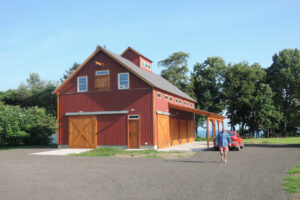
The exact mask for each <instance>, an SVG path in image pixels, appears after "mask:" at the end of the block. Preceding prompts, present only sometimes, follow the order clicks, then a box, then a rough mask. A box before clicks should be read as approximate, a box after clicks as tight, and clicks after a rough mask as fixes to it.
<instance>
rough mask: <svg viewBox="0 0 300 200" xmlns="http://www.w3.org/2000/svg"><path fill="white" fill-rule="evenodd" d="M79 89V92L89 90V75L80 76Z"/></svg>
mask: <svg viewBox="0 0 300 200" xmlns="http://www.w3.org/2000/svg"><path fill="white" fill-rule="evenodd" d="M77 91H78V92H86V91H87V76H79V77H78V78H77Z"/></svg>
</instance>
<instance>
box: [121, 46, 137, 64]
mask: <svg viewBox="0 0 300 200" xmlns="http://www.w3.org/2000/svg"><path fill="white" fill-rule="evenodd" d="M122 57H124V58H126V59H127V60H130V61H131V62H133V63H134V64H135V65H137V66H140V56H139V55H137V54H136V53H135V52H134V51H132V50H131V49H129V50H128V51H126V52H125V53H124V54H123V55H122Z"/></svg>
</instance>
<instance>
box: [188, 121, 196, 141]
mask: <svg viewBox="0 0 300 200" xmlns="http://www.w3.org/2000/svg"><path fill="white" fill-rule="evenodd" d="M193 122H194V121H192V120H188V140H189V142H193V141H194V140H195V134H194V123H193Z"/></svg>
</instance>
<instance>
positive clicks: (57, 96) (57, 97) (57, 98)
mask: <svg viewBox="0 0 300 200" xmlns="http://www.w3.org/2000/svg"><path fill="white" fill-rule="evenodd" d="M56 100H57V104H56V106H57V145H59V144H60V142H59V93H57V95H56Z"/></svg>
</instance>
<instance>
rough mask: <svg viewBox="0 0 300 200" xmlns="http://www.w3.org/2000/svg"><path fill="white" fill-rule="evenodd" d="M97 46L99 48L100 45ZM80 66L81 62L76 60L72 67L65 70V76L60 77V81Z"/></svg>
mask: <svg viewBox="0 0 300 200" xmlns="http://www.w3.org/2000/svg"><path fill="white" fill-rule="evenodd" d="M96 48H98V46H97V47H96ZM79 66H80V63H77V62H75V63H74V64H73V65H72V67H70V68H69V69H67V70H65V73H64V74H63V77H62V78H61V79H60V81H61V82H64V81H65V80H66V79H67V78H68V77H69V76H70V75H71V74H72V73H73V72H74V71H75V70H76V69H77V68H78V67H79Z"/></svg>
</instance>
